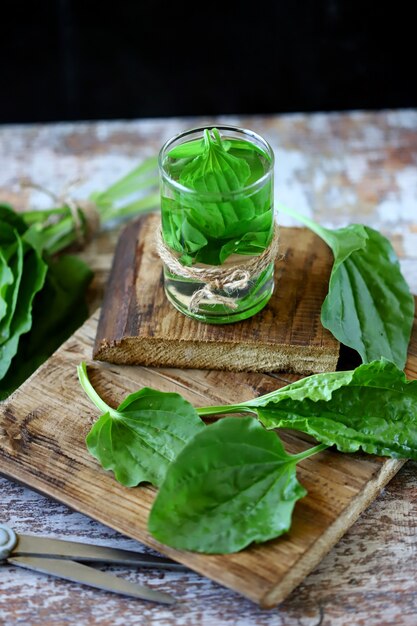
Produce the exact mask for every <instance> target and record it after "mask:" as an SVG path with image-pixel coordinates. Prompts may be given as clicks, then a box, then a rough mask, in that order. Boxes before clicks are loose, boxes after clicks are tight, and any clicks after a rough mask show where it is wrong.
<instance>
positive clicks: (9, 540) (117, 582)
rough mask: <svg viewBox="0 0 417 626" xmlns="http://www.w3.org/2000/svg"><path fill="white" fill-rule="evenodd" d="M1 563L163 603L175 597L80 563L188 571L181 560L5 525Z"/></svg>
mask: <svg viewBox="0 0 417 626" xmlns="http://www.w3.org/2000/svg"><path fill="white" fill-rule="evenodd" d="M79 561H81V563H80V562H79ZM1 563H13V565H18V566H19V567H24V568H26V569H31V570H34V571H35V572H42V573H45V574H51V575H52V576H58V577H59V578H65V579H66V580H71V581H73V582H77V583H82V584H83V585H89V586H90V587H96V588H97V589H104V590H105V591H113V592H114V593H119V594H122V595H126V596H132V597H134V598H140V599H141V600H150V601H152V602H161V603H163V604H174V603H175V602H176V600H175V598H173V596H171V595H169V594H168V593H164V592H163V591H156V590H154V589H150V588H148V587H144V586H142V585H136V584H135V583H131V582H129V581H127V580H124V579H123V578H119V577H117V576H113V575H112V574H108V573H106V572H102V571H100V570H96V569H93V568H92V567H89V566H88V565H83V563H111V564H114V565H133V566H139V567H156V568H163V569H168V570H177V571H185V570H187V568H186V567H184V566H183V565H181V564H180V563H176V562H175V561H171V560H170V559H165V558H163V557H158V556H150V555H148V554H140V553H139V552H133V551H131V550H119V549H116V548H108V547H104V546H95V545H89V544H86V543H78V542H76V541H64V540H62V539H49V538H47V537H33V536H31V535H17V534H16V533H15V532H14V530H12V529H11V528H10V527H9V526H7V525H6V524H0V564H1Z"/></svg>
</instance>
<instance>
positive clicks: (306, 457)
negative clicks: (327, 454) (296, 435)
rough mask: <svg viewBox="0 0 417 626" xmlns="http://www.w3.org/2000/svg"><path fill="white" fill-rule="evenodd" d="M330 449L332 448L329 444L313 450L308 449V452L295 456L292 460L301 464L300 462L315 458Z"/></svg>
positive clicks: (320, 445) (322, 444) (315, 447)
mask: <svg viewBox="0 0 417 626" xmlns="http://www.w3.org/2000/svg"><path fill="white" fill-rule="evenodd" d="M329 447H330V446H328V445H327V443H320V444H319V445H318V446H314V447H313V448H308V449H307V450H304V452H300V453H299V454H293V455H292V458H293V460H294V461H295V462H296V463H299V461H303V460H304V459H308V457H309V456H313V454H317V453H318V452H322V450H325V449H326V448H329Z"/></svg>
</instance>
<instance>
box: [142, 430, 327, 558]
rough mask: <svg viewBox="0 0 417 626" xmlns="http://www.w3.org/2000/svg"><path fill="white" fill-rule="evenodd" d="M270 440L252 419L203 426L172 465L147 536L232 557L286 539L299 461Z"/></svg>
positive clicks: (299, 490)
mask: <svg viewBox="0 0 417 626" xmlns="http://www.w3.org/2000/svg"><path fill="white" fill-rule="evenodd" d="M321 449H323V446H318V447H316V448H313V449H310V450H308V451H307V452H306V453H302V454H301V455H296V456H292V455H289V454H287V453H286V452H285V450H284V448H283V445H282V443H281V441H280V439H279V438H278V436H277V435H276V434H275V433H271V432H267V431H266V430H265V429H264V428H263V427H262V426H261V425H260V424H259V422H257V420H255V419H253V418H250V417H249V418H242V419H234V418H225V419H222V420H220V421H218V422H217V423H215V424H213V425H211V426H208V427H207V428H205V429H204V430H202V431H201V432H200V433H197V434H196V435H195V436H194V438H193V439H192V440H191V441H190V442H189V443H188V444H187V446H186V447H185V448H184V449H183V450H182V452H181V453H180V454H179V455H178V456H177V458H176V460H175V461H173V463H172V464H171V465H170V467H169V469H168V471H167V474H166V478H165V480H164V482H163V484H162V486H161V488H160V490H159V493H158V495H157V497H156V500H155V502H154V505H153V507H152V510H151V513H150V516H149V521H148V528H149V531H150V532H151V534H152V535H153V536H154V537H155V538H156V539H158V541H161V542H163V543H166V544H167V545H169V546H171V547H174V548H178V549H181V550H194V551H196V552H206V553H230V552H237V551H238V550H242V549H243V548H245V547H246V546H248V545H249V544H251V543H252V542H256V543H259V542H261V541H268V540H269V539H273V538H274V537H278V536H279V535H282V534H283V533H285V532H287V531H288V529H289V527H290V525H291V516H292V512H293V509H294V505H295V503H296V501H297V500H299V499H300V498H302V497H304V496H305V495H306V491H305V489H304V488H303V487H302V486H301V485H300V483H299V482H298V480H297V477H296V464H297V462H298V461H300V460H302V459H304V458H307V456H310V455H312V454H315V453H316V452H318V451H319V450H321Z"/></svg>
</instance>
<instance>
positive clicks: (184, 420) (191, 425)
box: [78, 363, 204, 487]
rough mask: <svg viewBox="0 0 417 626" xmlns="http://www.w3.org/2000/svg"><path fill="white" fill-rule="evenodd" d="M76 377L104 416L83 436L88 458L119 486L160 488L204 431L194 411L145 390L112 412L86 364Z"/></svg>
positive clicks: (186, 404) (171, 397) (181, 401)
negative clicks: (171, 467) (146, 484)
mask: <svg viewBox="0 0 417 626" xmlns="http://www.w3.org/2000/svg"><path fill="white" fill-rule="evenodd" d="M78 376H79V379H80V383H81V385H82V387H83V389H84V391H85V392H86V394H87V395H88V397H89V398H90V400H91V401H92V402H93V403H94V404H95V405H96V406H97V407H98V408H99V409H100V410H101V411H103V415H101V417H100V418H99V419H98V420H97V422H96V423H95V424H94V426H93V427H92V429H91V430H90V432H89V433H88V435H87V439H86V443H87V448H88V450H89V452H90V453H91V454H92V455H93V456H94V457H95V458H96V459H97V460H98V461H99V462H100V463H101V465H102V467H103V468H104V469H105V470H112V471H113V473H114V475H115V478H116V480H118V481H119V482H120V483H121V484H122V485H125V486H127V487H133V486H135V485H138V484H139V483H142V482H150V483H152V484H153V485H155V486H159V485H160V484H161V483H162V481H163V479H164V477H165V473H166V470H167V467H168V465H169V464H170V463H171V462H172V461H173V460H174V459H175V457H176V456H177V455H178V454H179V452H180V451H181V450H182V448H183V447H184V446H185V444H186V443H187V442H188V441H189V439H190V438H191V437H193V436H194V434H196V433H197V432H199V431H200V430H202V429H203V428H204V423H203V422H202V421H201V419H200V418H199V417H198V415H197V412H196V410H195V409H194V408H193V407H192V405H191V404H190V403H189V402H187V401H186V400H184V398H182V397H181V396H180V395H179V394H177V393H164V392H162V391H156V390H155V389H149V388H147V387H145V388H143V389H141V390H140V391H138V392H136V393H133V394H131V395H129V396H127V397H126V398H125V400H124V401H123V402H122V403H121V404H120V406H119V407H118V408H117V409H116V410H115V409H112V408H111V407H109V406H108V405H107V404H106V403H105V402H104V401H103V400H102V399H101V398H100V397H99V396H98V394H97V392H96V391H95V390H94V388H93V387H92V385H91V383H90V381H89V379H88V375H87V369H86V366H85V363H81V365H79V366H78Z"/></svg>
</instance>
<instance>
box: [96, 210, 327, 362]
mask: <svg viewBox="0 0 417 626" xmlns="http://www.w3.org/2000/svg"><path fill="white" fill-rule="evenodd" d="M158 223H159V218H158V217H157V216H155V215H152V216H147V217H144V218H141V219H140V220H138V221H137V222H135V223H133V224H130V225H129V226H128V227H127V228H126V229H125V230H124V232H123V233H122V235H121V238H120V240H119V243H118V246H117V249H116V254H115V259H114V263H113V268H112V272H111V277H110V281H109V284H108V288H107V290H106V294H105V298H104V303H103V307H102V313H101V317H100V321H99V326H98V331H97V338H96V343H95V348H94V358H96V359H98V360H103V361H109V362H111V363H119V364H142V365H152V366H168V367H195V368H201V369H213V368H215V369H222V370H229V371H258V372H264V371H266V372H269V371H279V370H282V371H294V372H298V373H303V374H306V373H314V372H322V371H333V370H335V369H336V364H337V359H338V355H339V343H338V342H337V341H336V340H335V339H334V338H333V336H332V335H331V334H330V333H329V332H328V331H327V330H326V329H324V328H323V326H322V325H321V323H320V309H321V305H322V302H323V300H324V298H325V296H326V293H327V285H328V279H329V275H330V272H331V267H332V263H333V256H332V253H331V251H330V249H329V248H328V246H327V245H326V244H325V243H324V242H323V241H321V240H320V239H319V238H318V237H317V236H316V235H314V233H312V232H311V231H309V230H307V229H299V228H281V237H280V241H281V248H280V256H279V259H278V260H277V262H276V269H275V281H276V288H275V292H274V294H273V296H272V298H271V300H270V301H269V303H268V304H267V306H266V307H265V308H264V309H263V310H262V311H261V312H259V313H258V314H257V315H255V316H254V317H252V318H250V319H248V320H245V321H243V322H237V323H234V324H223V325H212V324H202V323H200V322H197V321H195V320H193V319H191V318H189V317H187V316H185V315H183V314H181V313H179V312H178V311H177V310H176V309H175V308H174V307H173V306H172V305H171V304H170V303H169V302H168V300H167V298H166V296H165V293H164V289H163V273H162V264H161V262H160V259H159V257H158V255H157V253H156V251H155V246H154V232H155V229H156V227H157V225H158Z"/></svg>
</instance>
